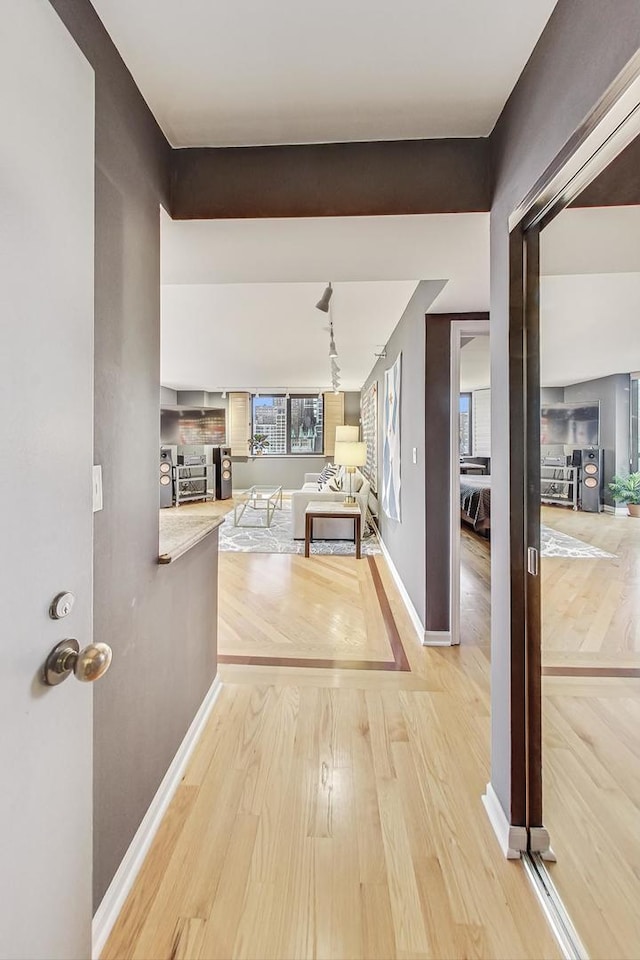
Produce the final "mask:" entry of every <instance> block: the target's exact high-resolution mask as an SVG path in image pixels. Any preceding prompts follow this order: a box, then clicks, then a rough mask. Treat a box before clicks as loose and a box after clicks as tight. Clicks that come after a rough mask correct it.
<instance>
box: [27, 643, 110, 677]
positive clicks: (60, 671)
mask: <svg viewBox="0 0 640 960" xmlns="http://www.w3.org/2000/svg"><path fill="white" fill-rule="evenodd" d="M112 658H113V651H112V649H111V647H110V646H109V644H107V643H90V644H89V645H88V646H86V647H85V648H84V649H83V650H81V649H80V644H79V643H78V641H77V640H73V639H70V640H62V642H61V643H59V644H57V646H55V647H54V648H53V650H52V651H51V653H50V654H49V656H48V657H47V660H46V663H45V665H44V671H43V679H44V682H45V683H46V684H48V685H49V686H50V687H54V686H56V684H58V683H62V681H63V680H66V679H67V677H68V676H69V674H70V673H71V672H73V674H74V676H75V678H76V679H77V680H82V682H83V683H90V682H92V681H93V680H99V679H100V677H104V675H105V673H106V672H107V670H108V669H109V667H110V666H111V660H112Z"/></svg>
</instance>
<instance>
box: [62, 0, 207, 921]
mask: <svg viewBox="0 0 640 960" xmlns="http://www.w3.org/2000/svg"><path fill="white" fill-rule="evenodd" d="M51 2H52V5H53V7H54V8H55V10H56V11H57V12H58V14H59V16H60V17H61V19H62V21H63V22H64V23H65V24H66V26H67V29H68V30H69V31H70V33H71V34H72V36H73V37H74V38H75V40H76V42H77V43H78V44H79V46H80V48H81V49H82V51H83V53H84V54H85V56H86V57H87V59H88V60H89V62H90V63H91V64H92V66H93V68H94V70H95V88H96V212H95V231H96V234H95V242H96V251H95V256H96V266H95V462H96V463H100V464H102V471H103V484H104V509H103V510H102V512H100V513H97V514H96V515H95V522H94V598H93V602H94V638H95V640H96V641H106V642H107V643H109V644H110V645H111V646H112V648H113V654H114V657H113V665H112V667H111V670H110V671H109V673H108V674H107V676H106V677H105V678H104V680H102V681H100V683H98V684H96V687H95V691H94V904H95V906H96V907H97V906H98V904H99V903H100V901H101V899H102V897H103V895H104V893H105V891H106V889H107V887H108V885H109V883H110V881H111V879H112V877H113V875H114V873H115V871H116V869H117V867H118V865H119V864H120V862H121V860H122V857H123V856H124V854H125V852H126V850H127V848H128V846H129V844H130V842H131V840H132V838H133V836H134V834H135V832H136V830H137V828H138V826H139V824H140V822H141V820H142V818H143V816H144V814H145V813H146V811H147V809H148V807H149V804H150V802H151V800H152V799H153V796H154V794H155V792H156V790H157V788H158V786H159V784H160V782H161V780H162V778H163V776H164V774H165V773H166V771H167V769H168V767H169V765H170V763H171V761H172V759H173V757H174V756H175V753H176V750H177V748H178V746H179V745H180V743H181V741H182V739H183V737H184V735H185V733H186V731H187V729H188V728H189V725H190V723H191V721H192V719H193V717H194V715H195V713H196V712H197V710H198V707H199V706H200V703H201V702H202V700H203V698H204V696H205V693H206V691H207V690H208V688H209V687H210V685H211V682H212V680H213V678H214V676H215V672H216V620H217V543H216V540H217V534H213V535H211V536H210V537H208V538H207V539H206V540H205V541H203V542H202V543H201V544H200V545H198V546H197V547H196V548H194V549H193V550H192V551H190V552H189V553H188V554H186V555H185V556H183V557H181V558H180V559H179V560H178V561H177V562H176V563H173V564H170V565H168V566H158V563H157V557H158V503H159V497H158V491H159V486H158V452H159V446H160V417H159V393H160V204H161V203H166V202H167V199H168V186H169V173H170V159H171V151H170V148H169V145H168V144H167V142H166V140H165V138H164V137H163V135H162V133H161V131H160V129H159V128H158V126H157V124H156V122H155V120H154V119H153V117H152V115H151V113H150V112H149V110H148V108H147V106H146V104H145V102H144V100H143V99H142V96H141V95H140V93H139V92H138V90H137V88H136V86H135V84H134V82H133V80H132V78H131V76H130V74H129V72H128V70H127V69H126V67H125V65H124V63H123V62H122V60H121V58H120V56H119V54H118V53H117V51H116V49H115V47H114V46H113V44H112V42H111V40H110V38H109V36H108V34H107V33H106V31H105V30H104V28H103V26H102V24H101V22H100V20H99V19H98V17H97V15H96V13H95V11H94V9H93V7H92V6H91V4H90V3H89V2H88V0H51Z"/></svg>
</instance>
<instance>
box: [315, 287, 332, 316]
mask: <svg viewBox="0 0 640 960" xmlns="http://www.w3.org/2000/svg"><path fill="white" fill-rule="evenodd" d="M332 295H333V288H332V286H331V283H329V286H328V287H325V290H324V293H323V294H322V296H321V297H320V299H319V300H318V302H317V303H316V310H322V312H323V313H329V301H330V300H331V297H332Z"/></svg>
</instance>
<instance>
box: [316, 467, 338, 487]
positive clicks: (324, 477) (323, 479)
mask: <svg viewBox="0 0 640 960" xmlns="http://www.w3.org/2000/svg"><path fill="white" fill-rule="evenodd" d="M337 472H338V468H337V467H336V466H335V465H334V464H333V463H328V464H327V465H326V467H325V468H324V470H323V471H322V473H321V474H320V476H319V477H318V490H322V488H323V487H324V485H325V483H327V482H328V481H329V480H330V479H331V477H334V476H335V475H336V473H337Z"/></svg>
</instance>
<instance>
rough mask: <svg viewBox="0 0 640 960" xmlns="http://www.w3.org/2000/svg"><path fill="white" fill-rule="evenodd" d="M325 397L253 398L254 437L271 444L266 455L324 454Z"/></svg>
mask: <svg viewBox="0 0 640 960" xmlns="http://www.w3.org/2000/svg"><path fill="white" fill-rule="evenodd" d="M322 413H323V410H322V397H318V396H315V395H314V396H293V397H268V396H267V397H253V399H252V415H253V434H254V435H255V434H256V433H262V434H264V435H265V436H266V438H267V440H268V441H269V446H268V447H267V448H266V450H265V451H264V452H265V455H266V456H272V457H278V456H280V457H282V456H286V455H287V454H305V453H306V454H320V455H321V454H322V450H323V442H322V423H323V417H322Z"/></svg>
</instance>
